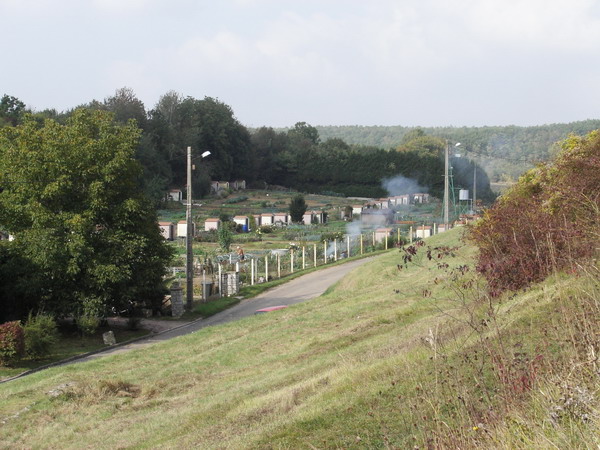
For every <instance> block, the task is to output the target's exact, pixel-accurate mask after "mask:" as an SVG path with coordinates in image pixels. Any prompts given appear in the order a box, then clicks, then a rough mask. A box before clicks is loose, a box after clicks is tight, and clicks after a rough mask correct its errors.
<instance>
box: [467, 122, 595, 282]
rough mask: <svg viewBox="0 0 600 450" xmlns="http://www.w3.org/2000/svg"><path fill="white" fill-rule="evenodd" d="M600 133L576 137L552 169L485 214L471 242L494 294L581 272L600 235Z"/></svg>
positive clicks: (525, 179) (529, 178)
mask: <svg viewBox="0 0 600 450" xmlns="http://www.w3.org/2000/svg"><path fill="white" fill-rule="evenodd" d="M599 173H600V133H599V132H593V133H590V134H589V135H588V136H586V137H583V138H580V137H575V136H572V137H571V138H569V139H567V140H566V141H565V142H564V144H563V152H562V153H561V154H559V155H558V157H557V158H556V160H555V161H554V162H553V163H552V164H548V165H543V166H539V167H538V168H536V169H533V170H531V171H529V172H528V173H526V174H525V175H524V176H522V177H521V179H520V180H519V182H518V183H517V184H516V185H515V186H514V187H513V188H512V189H511V190H510V191H508V192H507V193H505V194H504V195H503V196H502V197H501V198H500V199H499V200H498V201H497V202H496V204H495V205H494V206H493V207H492V208H491V209H490V210H488V211H486V213H485V215H484V217H483V219H481V220H480V221H479V222H478V223H477V224H476V225H475V226H474V227H472V228H471V229H470V233H469V238H470V239H471V240H472V241H473V242H474V243H475V244H476V245H477V246H478V247H479V257H478V264H477V269H478V271H479V272H480V273H482V274H483V275H484V276H485V277H486V279H487V280H488V283H489V287H490V291H491V293H492V294H499V293H501V292H503V291H506V290H517V289H520V288H523V287H525V286H527V285H529V284H530V283H532V282H536V281H540V280H542V279H544V278H545V277H546V276H547V275H549V274H550V273H551V272H552V271H553V270H556V269H558V270H563V269H569V268H572V269H573V270H575V269H576V268H577V267H578V266H579V261H581V260H585V259H586V258H589V257H591V256H592V255H593V254H594V251H595V249H596V247H597V242H598V236H599V235H600V230H599V226H598V224H599V223H600V221H599V212H600V177H599V176H598V174H599Z"/></svg>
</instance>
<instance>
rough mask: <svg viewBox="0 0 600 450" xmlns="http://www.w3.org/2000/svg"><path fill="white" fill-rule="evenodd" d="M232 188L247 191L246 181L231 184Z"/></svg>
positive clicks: (236, 181)
mask: <svg viewBox="0 0 600 450" xmlns="http://www.w3.org/2000/svg"><path fill="white" fill-rule="evenodd" d="M230 185H231V188H232V189H234V190H236V191H243V190H245V189H246V180H235V181H232V182H231V183H230Z"/></svg>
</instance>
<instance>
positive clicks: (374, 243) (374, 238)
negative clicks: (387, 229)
mask: <svg viewBox="0 0 600 450" xmlns="http://www.w3.org/2000/svg"><path fill="white" fill-rule="evenodd" d="M373 247H375V232H374V231H373Z"/></svg>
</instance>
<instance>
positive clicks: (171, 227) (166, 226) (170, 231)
mask: <svg viewBox="0 0 600 450" xmlns="http://www.w3.org/2000/svg"><path fill="white" fill-rule="evenodd" d="M158 227H159V228H160V234H162V237H164V238H165V239H166V240H168V241H172V240H173V239H174V238H175V224H174V223H173V222H158Z"/></svg>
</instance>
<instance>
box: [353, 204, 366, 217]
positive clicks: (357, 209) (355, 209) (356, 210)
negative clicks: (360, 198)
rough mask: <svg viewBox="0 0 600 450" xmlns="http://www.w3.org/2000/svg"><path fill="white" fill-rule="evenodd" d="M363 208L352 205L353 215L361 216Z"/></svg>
mask: <svg viewBox="0 0 600 450" xmlns="http://www.w3.org/2000/svg"><path fill="white" fill-rule="evenodd" d="M362 210H363V207H362V205H352V215H353V216H360V214H361V213H362Z"/></svg>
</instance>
